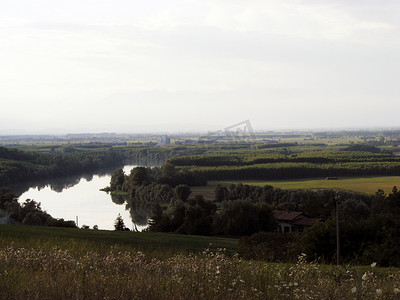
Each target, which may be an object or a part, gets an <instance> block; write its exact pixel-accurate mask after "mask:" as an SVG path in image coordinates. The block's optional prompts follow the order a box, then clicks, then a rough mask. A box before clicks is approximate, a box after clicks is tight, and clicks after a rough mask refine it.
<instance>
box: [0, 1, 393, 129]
mask: <svg viewBox="0 0 400 300" xmlns="http://www.w3.org/2000/svg"><path fill="white" fill-rule="evenodd" d="M399 15H400V1H397V0H387V1H378V0H363V1H361V0H352V1H347V0H330V1H327V0H319V1H315V0H304V1H300V0H297V1H294V0H272V1H270V0H246V1H245V0H217V1H215V0H213V1H210V0H179V1H178V0H159V1H155V0H146V1H135V0H113V1H111V0H96V1H94V0H84V1H82V0H79V1H77V0H68V1H65V0H63V1H60V0H36V1H31V0H2V1H0V134H2V135H7V134H60V133H87V132H92V133H98V132H117V133H123V132H124V133H139V132H141V133H143V132H178V131H182V132H187V131H198V132H205V131H212V130H219V129H222V128H226V127H228V126H230V125H232V124H236V123H239V122H241V121H244V120H250V122H251V124H252V127H253V129H255V130H280V129H295V130H299V129H321V128H324V129H337V128H341V129H343V128H374V127H380V128H383V127H387V128H399V127H400V122H399V120H400V118H399V112H400V99H399V87H400V56H399V53H400V26H399V25H400V19H399Z"/></svg>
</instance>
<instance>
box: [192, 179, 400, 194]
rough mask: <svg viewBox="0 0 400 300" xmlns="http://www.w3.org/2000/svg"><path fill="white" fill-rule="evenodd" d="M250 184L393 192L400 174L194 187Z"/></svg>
mask: <svg viewBox="0 0 400 300" xmlns="http://www.w3.org/2000/svg"><path fill="white" fill-rule="evenodd" d="M240 182H241V183H243V184H249V185H258V186H264V185H266V184H269V185H272V186H273V187H275V188H281V189H335V190H346V191H353V192H359V193H366V194H374V193H375V192H376V191H377V190H378V189H382V190H384V191H385V193H389V192H391V190H392V188H393V186H397V187H398V188H400V176H388V177H381V176H379V177H348V178H345V177H343V178H338V179H337V180H325V179H298V180H276V181H257V180H237V181H234V180H229V181H209V182H208V185H207V186H205V187H194V188H192V190H193V192H194V193H195V194H197V193H208V194H209V193H211V192H213V191H214V190H215V187H216V185H217V184H222V185H225V186H227V185H229V184H231V183H234V184H237V183H240Z"/></svg>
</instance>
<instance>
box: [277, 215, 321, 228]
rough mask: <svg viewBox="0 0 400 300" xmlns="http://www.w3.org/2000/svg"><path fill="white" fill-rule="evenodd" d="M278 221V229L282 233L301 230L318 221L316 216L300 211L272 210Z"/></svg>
mask: <svg viewBox="0 0 400 300" xmlns="http://www.w3.org/2000/svg"><path fill="white" fill-rule="evenodd" d="M273 213H274V216H275V218H276V219H277V221H278V224H279V225H278V231H279V232H283V233H290V232H303V231H304V229H305V228H307V227H310V226H312V225H314V224H315V223H318V222H320V219H318V218H309V217H308V216H307V215H305V214H304V213H303V212H301V211H286V210H274V211H273Z"/></svg>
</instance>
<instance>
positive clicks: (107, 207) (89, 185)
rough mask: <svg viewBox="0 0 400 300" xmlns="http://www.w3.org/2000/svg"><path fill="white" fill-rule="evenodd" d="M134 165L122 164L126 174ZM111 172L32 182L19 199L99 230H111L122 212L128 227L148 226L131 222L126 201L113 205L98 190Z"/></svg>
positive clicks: (79, 224)
mask: <svg viewBox="0 0 400 300" xmlns="http://www.w3.org/2000/svg"><path fill="white" fill-rule="evenodd" d="M134 167H135V166H132V165H127V166H125V167H124V168H123V169H124V171H125V174H129V173H130V170H131V169H132V168H134ZM111 174H112V171H111V170H110V171H109V172H107V173H105V174H101V175H86V176H79V177H73V178H72V179H71V178H70V177H68V178H61V179H60V178H59V179H57V180H56V181H55V182H53V183H42V184H35V186H32V187H30V188H29V189H28V190H27V191H26V192H23V193H22V194H21V196H20V197H19V202H20V203H22V202H24V201H25V200H26V199H33V200H35V201H36V202H40V203H41V208H42V210H43V211H46V212H47V213H49V214H50V215H51V216H52V217H54V218H63V219H64V220H74V221H76V218H78V226H79V227H82V226H83V225H87V226H89V227H90V228H93V226H94V225H97V226H98V228H99V229H106V230H114V222H115V219H116V218H117V216H118V214H121V216H122V219H123V220H124V223H125V226H126V227H127V228H129V229H131V230H135V229H137V230H139V231H141V230H143V229H144V228H146V227H147V225H145V224H143V221H142V222H134V221H133V220H132V217H131V214H130V212H129V211H128V210H126V209H125V204H116V202H113V201H112V198H111V195H110V194H107V193H106V192H102V191H100V189H101V188H104V187H106V186H109V185H110V179H111ZM47 182H48V181H47Z"/></svg>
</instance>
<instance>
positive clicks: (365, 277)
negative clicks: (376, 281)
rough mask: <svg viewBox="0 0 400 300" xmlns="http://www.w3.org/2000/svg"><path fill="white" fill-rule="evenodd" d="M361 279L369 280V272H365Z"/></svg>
mask: <svg viewBox="0 0 400 300" xmlns="http://www.w3.org/2000/svg"><path fill="white" fill-rule="evenodd" d="M361 278H362V280H367V278H368V274H367V272H365V273H364V275H363V276H362V277H361Z"/></svg>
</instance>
